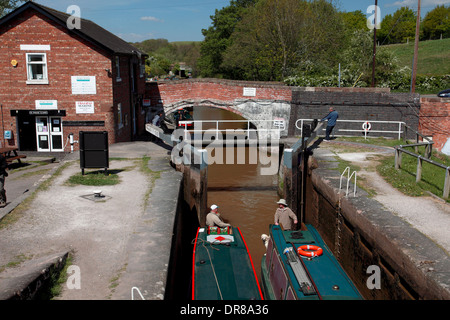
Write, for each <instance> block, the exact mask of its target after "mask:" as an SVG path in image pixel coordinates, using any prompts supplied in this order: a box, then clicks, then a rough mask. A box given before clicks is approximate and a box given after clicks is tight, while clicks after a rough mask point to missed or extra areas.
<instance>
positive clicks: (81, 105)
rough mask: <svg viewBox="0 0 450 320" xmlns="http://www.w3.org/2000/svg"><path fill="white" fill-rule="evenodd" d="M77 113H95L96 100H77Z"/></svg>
mask: <svg viewBox="0 0 450 320" xmlns="http://www.w3.org/2000/svg"><path fill="white" fill-rule="evenodd" d="M75 109H76V113H95V112H94V101H77V102H75Z"/></svg>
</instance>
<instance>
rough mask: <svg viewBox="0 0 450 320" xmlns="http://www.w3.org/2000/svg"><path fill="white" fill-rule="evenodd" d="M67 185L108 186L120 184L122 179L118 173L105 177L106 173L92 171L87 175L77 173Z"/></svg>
mask: <svg viewBox="0 0 450 320" xmlns="http://www.w3.org/2000/svg"><path fill="white" fill-rule="evenodd" d="M67 183H68V184H70V185H78V184H81V185H85V186H108V185H115V184H118V183H120V177H119V176H118V175H117V174H116V173H108V174H107V175H105V173H104V171H92V172H87V173H85V175H82V174H81V173H77V174H75V175H73V176H71V177H70V178H69V180H68V181H67Z"/></svg>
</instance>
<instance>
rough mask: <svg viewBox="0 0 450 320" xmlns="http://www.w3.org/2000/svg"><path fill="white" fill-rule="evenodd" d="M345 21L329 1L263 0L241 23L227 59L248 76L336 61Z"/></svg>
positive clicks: (313, 68)
mask: <svg viewBox="0 0 450 320" xmlns="http://www.w3.org/2000/svg"><path fill="white" fill-rule="evenodd" d="M343 38H344V32H343V23H342V19H341V17H340V16H339V15H338V12H337V10H336V9H335V7H334V6H333V5H332V4H331V3H330V2H328V1H325V0H315V1H301V0H300V1H299V0H260V1H259V2H258V3H257V4H256V5H255V7H254V8H253V9H251V10H248V11H247V12H246V14H245V15H244V16H243V19H242V20H241V21H240V22H239V23H238V24H237V25H236V30H235V32H234V34H233V36H232V44H231V45H230V46H229V47H228V49H227V51H226V54H225V56H224V62H223V65H224V66H226V67H227V68H232V69H234V70H240V71H241V73H242V75H243V76H244V79H246V80H253V79H254V80H266V81H280V80H283V79H285V78H286V77H288V76H290V75H292V74H295V73H297V72H301V71H303V72H309V73H311V72H322V71H323V70H326V69H329V68H330V67H333V66H334V65H336V61H337V60H338V56H339V54H338V51H339V46H340V45H341V43H342V40H343Z"/></svg>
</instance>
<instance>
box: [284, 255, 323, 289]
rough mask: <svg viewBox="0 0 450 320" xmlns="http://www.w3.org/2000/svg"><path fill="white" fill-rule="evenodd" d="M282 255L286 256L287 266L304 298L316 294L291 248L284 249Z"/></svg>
mask: <svg viewBox="0 0 450 320" xmlns="http://www.w3.org/2000/svg"><path fill="white" fill-rule="evenodd" d="M283 253H284V254H285V255H286V257H287V260H288V263H289V265H290V266H291V268H292V271H293V272H294V274H295V277H296V278H297V281H298V284H299V285H300V289H301V290H302V292H303V294H304V295H305V296H309V295H314V294H317V293H316V290H314V286H313V284H312V282H311V280H310V279H309V277H308V275H307V273H306V271H305V269H304V268H303V265H302V263H301V261H300V260H299V259H300V258H299V257H298V255H297V254H296V253H295V252H294V251H293V248H292V247H290V248H286V249H284V251H283Z"/></svg>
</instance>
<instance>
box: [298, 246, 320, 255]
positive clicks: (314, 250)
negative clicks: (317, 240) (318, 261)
mask: <svg viewBox="0 0 450 320" xmlns="http://www.w3.org/2000/svg"><path fill="white" fill-rule="evenodd" d="M306 250H312V251H306ZM297 252H298V254H300V255H302V256H305V257H318V256H321V255H322V254H323V249H322V248H321V247H318V246H314V245H311V244H307V245H304V246H300V247H298V249H297Z"/></svg>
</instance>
